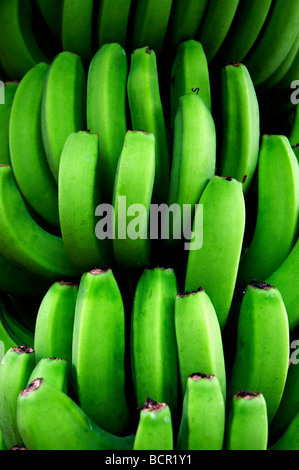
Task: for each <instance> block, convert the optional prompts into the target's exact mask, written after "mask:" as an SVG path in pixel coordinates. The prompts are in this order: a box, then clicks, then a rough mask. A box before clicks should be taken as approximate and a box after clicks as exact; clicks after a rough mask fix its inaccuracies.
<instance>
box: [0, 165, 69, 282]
mask: <svg viewBox="0 0 299 470" xmlns="http://www.w3.org/2000/svg"><path fill="white" fill-rule="evenodd" d="M0 212H1V221H0V238H1V253H2V255H4V256H5V258H7V259H8V261H10V262H11V263H13V264H15V265H16V266H19V267H20V268H21V269H24V270H28V271H30V272H31V273H33V274H35V275H36V276H37V277H41V278H42V279H45V280H53V279H56V278H61V277H75V276H76V275H78V272H76V270H75V268H74V267H73V265H72V264H71V262H70V260H69V259H68V257H67V254H66V251H65V247H64V244H63V241H62V238H61V237H59V236H56V235H53V234H51V233H50V232H47V231H46V230H44V229H43V228H42V227H41V226H40V225H38V224H37V222H36V221H35V220H34V219H33V218H32V217H31V215H30V214H29V212H28V210H27V207H26V205H25V203H24V200H23V198H22V196H21V193H20V191H19V189H18V187H17V184H16V181H15V178H14V174H13V170H12V168H11V167H10V166H6V165H5V166H0ZM20 234H22V236H20Z"/></svg>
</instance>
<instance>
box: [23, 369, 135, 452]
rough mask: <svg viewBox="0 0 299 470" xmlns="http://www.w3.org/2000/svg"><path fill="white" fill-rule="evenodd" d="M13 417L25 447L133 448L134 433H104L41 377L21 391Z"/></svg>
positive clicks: (74, 403) (66, 397)
mask: <svg viewBox="0 0 299 470" xmlns="http://www.w3.org/2000/svg"><path fill="white" fill-rule="evenodd" d="M17 420H18V428H19V430H20V434H21V436H22V439H23V441H24V443H25V446H26V448H27V449H28V450H64V451H65V450H114V451H117V450H132V449H133V444H134V436H125V437H118V436H114V435H112V434H110V433H107V432H106V431H104V430H103V429H101V428H100V427H99V426H97V425H96V424H95V423H93V422H92V420H91V419H90V418H89V416H88V415H87V414H86V413H84V411H83V410H82V409H81V408H80V407H79V406H78V405H77V403H76V402H75V401H73V400H72V399H71V398H70V397H69V396H68V395H67V394H66V393H64V392H62V391H61V390H59V389H57V388H55V387H53V386H52V385H51V384H50V383H48V382H47V381H46V380H43V379H42V378H37V379H35V380H34V381H33V382H32V383H31V384H30V385H29V387H27V388H26V389H23V390H22V391H21V393H20V395H19V397H18V402H17ZM49 429H55V432H49Z"/></svg>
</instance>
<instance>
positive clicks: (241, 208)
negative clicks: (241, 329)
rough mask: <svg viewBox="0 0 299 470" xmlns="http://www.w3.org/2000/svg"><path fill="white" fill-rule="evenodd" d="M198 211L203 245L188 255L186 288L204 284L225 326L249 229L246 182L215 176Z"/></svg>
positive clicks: (196, 228) (198, 232)
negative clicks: (247, 228) (244, 188)
mask: <svg viewBox="0 0 299 470" xmlns="http://www.w3.org/2000/svg"><path fill="white" fill-rule="evenodd" d="M199 205H202V210H203V223H201V211H200V210H199V208H198V209H197V211H196V213H195V219H194V230H193V233H195V238H196V237H197V236H198V237H200V236H201V235H202V237H203V243H202V246H201V248H200V249H198V248H197V243H195V245H196V248H197V249H193V248H192V243H193V242H194V241H195V239H194V238H193V239H192V242H191V244H190V252H189V255H188V263H187V272H186V280H185V289H184V290H185V291H189V292H190V291H196V290H197V289H198V288H199V287H202V288H203V289H204V290H205V291H206V293H207V294H208V296H209V297H210V299H211V301H212V303H213V305H214V308H215V310H216V314H217V317H218V320H219V324H220V327H221V330H223V328H224V326H225V324H226V321H227V317H228V314H229V310H230V307H231V303H232V299H233V294H234V290H235V285H236V279H237V272H238V267H239V261H240V256H241V250H242V244H243V238H244V232H245V201H244V194H243V187H242V183H240V182H238V181H236V180H234V179H233V178H231V177H227V178H224V177H220V176H214V177H213V178H212V179H211V180H210V182H209V183H208V184H207V186H206V188H205V189H204V191H203V194H202V196H201V198H200V200H199Z"/></svg>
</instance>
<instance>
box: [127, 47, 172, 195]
mask: <svg viewBox="0 0 299 470" xmlns="http://www.w3.org/2000/svg"><path fill="white" fill-rule="evenodd" d="M127 95H128V101H129V111H130V116H131V121H132V130H134V131H136V130H140V129H142V130H143V131H145V132H149V133H153V134H154V136H155V140H156V177H155V185H154V194H153V197H154V201H155V202H158V203H161V202H162V203H163V202H166V199H167V194H168V189H169V166H170V163H169V149H168V142H167V132H166V123H165V118H164V110H163V105H162V100H161V95H160V88H159V77H158V69H157V58H156V53H155V51H154V50H153V49H151V48H150V47H142V48H139V49H136V50H134V51H133V52H132V54H131V64H130V69H129V75H128V82H127Z"/></svg>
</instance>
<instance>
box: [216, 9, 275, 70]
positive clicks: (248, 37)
mask: <svg viewBox="0 0 299 470" xmlns="http://www.w3.org/2000/svg"><path fill="white" fill-rule="evenodd" d="M273 3H274V2H273V1H272V0H263V1H262V2H261V1H260V0H241V1H240V2H239V5H238V9H237V11H236V14H235V17H234V19H233V22H232V24H231V26H230V28H229V31H228V34H227V36H226V38H225V40H224V42H223V44H222V47H221V48H220V50H219V57H222V58H224V59H225V60H226V61H229V62H235V63H236V62H238V63H240V62H242V61H243V60H244V59H245V57H246V56H247V54H248V53H249V52H250V51H251V49H252V48H253V47H254V45H255V43H256V40H257V39H258V37H259V34H260V32H261V31H262V28H263V27H264V25H265V23H266V21H267V18H268V15H269V12H270V11H271V6H272V4H273Z"/></svg>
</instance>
